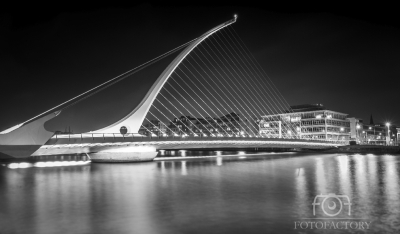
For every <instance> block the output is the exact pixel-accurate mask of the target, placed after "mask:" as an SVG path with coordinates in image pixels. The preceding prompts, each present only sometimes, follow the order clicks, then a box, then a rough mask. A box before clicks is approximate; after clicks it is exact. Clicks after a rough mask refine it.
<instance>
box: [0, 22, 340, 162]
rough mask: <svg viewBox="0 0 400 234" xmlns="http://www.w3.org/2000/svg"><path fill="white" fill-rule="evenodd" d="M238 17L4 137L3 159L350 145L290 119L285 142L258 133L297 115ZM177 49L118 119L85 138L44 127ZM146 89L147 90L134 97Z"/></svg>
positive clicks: (123, 157) (143, 156) (118, 157)
mask: <svg viewBox="0 0 400 234" xmlns="http://www.w3.org/2000/svg"><path fill="white" fill-rule="evenodd" d="M236 19H237V17H236V16H235V17H234V19H232V20H229V21H227V22H225V23H223V24H221V25H219V26H217V27H215V28H213V29H211V30H210V31H208V32H206V33H204V34H203V35H201V36H200V37H198V38H195V39H194V40H192V41H190V42H187V43H185V44H183V45H181V46H179V47H177V48H175V49H173V50H171V51H169V52H167V53H165V54H163V55H161V56H159V57H157V58H155V59H153V60H150V61H149V62H147V63H145V64H143V65H140V66H138V67H136V68H135V69H132V70H130V71H128V72H126V73H124V74H122V75H120V76H118V77H115V78H113V79H111V80H109V81H107V82H105V83H103V84H101V85H99V86H97V87H95V88H93V89H91V90H89V91H87V92H85V93H83V94H81V95H78V96H77V97H74V98H72V99H70V100H69V101H67V102H64V103H62V104H60V105H58V106H56V107H54V108H52V109H50V110H49V111H46V112H44V113H42V114H40V115H38V116H36V117H34V118H32V119H30V120H28V121H25V122H23V123H21V124H19V125H16V126H14V127H11V128H9V129H6V130H4V131H2V132H0V157H17V158H18V157H28V156H41V155H59V154H77V153H86V154H88V155H90V157H91V158H92V159H93V161H149V160H153V159H154V157H155V156H156V155H157V150H162V149H204V148H209V149H218V148H221V149H226V148H314V149H315V148H318V149H323V148H330V147H337V146H340V145H344V144H346V142H343V141H340V142H339V141H316V140H305V139H300V137H299V136H300V132H299V131H301V130H300V128H299V127H298V126H297V125H295V124H294V123H293V122H292V121H291V120H288V121H287V122H284V121H283V122H282V121H281V122H279V137H280V138H276V134H275V135H274V133H273V132H272V133H271V134H272V135H268V134H261V133H260V131H259V128H258V122H257V120H258V119H259V118H260V117H261V116H264V115H270V114H277V113H286V112H288V111H289V112H290V111H291V110H290V107H289V105H288V103H287V102H286V101H285V99H284V98H283V96H282V95H281V94H280V92H279V90H277V88H276V87H275V86H274V84H273V83H272V81H271V80H270V79H269V77H268V76H267V75H266V73H265V72H264V71H263V69H262V67H261V66H260V65H259V64H257V62H256V61H255V59H254V57H253V56H252V55H251V53H250V51H249V50H248V49H247V47H246V46H245V45H244V44H243V42H242V41H241V39H240V38H238V37H237V36H236V35H237V34H236V32H234V31H233V29H230V26H231V25H232V24H233V23H235V22H236ZM224 28H226V32H224V31H225V30H222V29H224ZM206 39H207V40H206ZM179 50H182V51H181V52H180V54H179V55H178V56H177V57H175V59H174V60H173V61H172V62H171V63H170V64H169V65H168V66H167V67H166V68H165V70H164V71H163V72H162V73H161V74H160V75H159V76H158V78H156V79H155V78H154V80H153V81H152V83H151V84H152V85H151V87H150V86H149V87H146V88H145V91H146V93H144V94H143V96H142V97H141V98H140V99H138V100H132V103H134V104H131V105H132V107H131V110H130V112H129V113H128V114H127V115H125V116H124V117H122V118H120V120H118V121H116V122H114V123H111V124H109V125H108V126H105V127H103V128H101V129H97V130H93V131H90V132H86V133H82V134H64V135H63V134H61V135H59V134H56V135H54V134H55V132H54V131H49V130H47V129H46V128H45V127H44V124H45V123H46V122H48V121H49V120H51V119H53V118H57V116H59V115H62V111H63V110H64V109H66V108H68V107H70V106H72V105H74V104H75V103H77V102H80V101H82V100H84V99H86V98H87V97H89V96H91V95H93V94H95V93H97V92H98V91H101V90H103V89H105V88H107V87H109V86H111V85H112V84H114V83H116V82H119V81H122V80H124V79H125V78H127V77H129V76H132V75H133V74H135V73H136V72H137V71H140V70H142V69H143V68H145V67H147V66H150V65H151V64H153V63H154V62H157V61H158V60H160V59H163V58H165V57H166V56H168V55H170V54H172V53H174V52H177V51H179ZM143 79H150V78H149V77H144V78H143ZM167 81H168V82H167ZM143 89H144V88H143V86H141V88H140V90H132V92H142V90H143ZM179 116H181V117H179ZM195 116H198V117H195ZM182 117H183V119H182ZM93 118H96V117H93ZM171 119H173V120H172V121H171V122H169V124H168V123H165V122H166V121H167V122H168V121H170V120H171ZM296 126H297V127H296ZM143 135H148V136H147V137H144V136H143ZM152 136H160V137H152Z"/></svg>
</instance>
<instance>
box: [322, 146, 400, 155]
mask: <svg viewBox="0 0 400 234" xmlns="http://www.w3.org/2000/svg"><path fill="white" fill-rule="evenodd" d="M320 152H324V153H371V154H376V153H377V154H385V153H388V154H389V153H390V154H400V147H399V146H383V145H346V146H339V147H337V148H332V149H327V150H322V151H320Z"/></svg>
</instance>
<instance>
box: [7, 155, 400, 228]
mask: <svg viewBox="0 0 400 234" xmlns="http://www.w3.org/2000/svg"><path fill="white" fill-rule="evenodd" d="M56 166H57V167H48V166H46V167H31V168H15V169H11V168H9V167H7V165H5V166H4V165H3V166H0V233H1V234H8V233H29V234H36V233H37V234H45V233H51V234H53V233H113V234H118V233H135V234H136V233H146V234H147V233H149V234H152V233H171V234H175V233H202V234H203V233H207V234H208V233H230V234H232V233H339V232H345V233H400V156H399V155H397V156H395V155H371V154H370V155H344V154H324V155H323V154H321V155H318V154H304V153H275V154H273V153H264V154H261V155H258V156H255V155H246V154H245V153H241V155H236V156H224V157H219V156H218V157H212V158H197V159H184V158H182V159H177V160H168V161H163V160H161V161H155V162H149V163H138V164H134V163H131V164H80V165H69V166H58V165H56ZM330 193H332V194H331V195H330V197H328V196H327V195H328V194H330ZM333 194H336V196H334V195H333ZM317 195H320V196H319V197H317V201H318V202H316V203H318V204H319V205H313V204H312V203H313V202H314V200H315V199H316V196H317ZM327 197H328V198H327ZM325 198H327V199H326V200H325V201H326V202H323V199H325ZM347 198H348V199H349V200H346V199H347ZM339 200H340V201H339ZM348 201H350V203H351V205H350V206H349V205H346V204H348ZM335 205H336V207H335ZM340 205H341V207H342V209H341V210H340V209H339V207H340ZM313 207H315V215H314V214H313ZM322 208H324V209H322ZM324 210H325V212H326V213H324ZM349 211H351V215H348V212H349ZM335 213H338V214H337V215H335V216H332V215H333V214H335ZM329 215H331V216H329ZM311 222H314V224H311ZM327 223H328V224H327ZM332 223H333V226H332ZM366 223H369V224H368V226H367V224H366ZM306 225H307V227H306ZM311 225H312V226H311ZM321 225H322V226H321ZM324 225H325V226H324ZM327 225H328V226H327ZM346 225H347V226H346ZM356 226H357V227H356ZM295 227H296V229H295ZM311 227H313V229H311ZM333 227H335V228H343V229H341V230H340V231H339V230H337V229H334V228H333ZM361 227H362V228H361ZM367 227H368V228H369V229H366V228H367ZM317 228H318V229H317ZM346 228H347V229H346Z"/></svg>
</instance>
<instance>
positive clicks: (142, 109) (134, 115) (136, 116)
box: [90, 15, 237, 133]
mask: <svg viewBox="0 0 400 234" xmlns="http://www.w3.org/2000/svg"><path fill="white" fill-rule="evenodd" d="M236 18H237V16H236V15H235V17H234V18H233V19H232V20H229V21H227V22H225V23H223V24H221V25H218V26H217V27H215V28H213V29H211V30H210V31H208V32H206V33H204V34H203V35H201V36H200V37H199V38H197V40H195V41H193V42H192V43H191V44H190V45H189V46H188V47H186V49H184V50H183V51H182V52H181V53H180V54H179V55H178V56H177V57H176V58H175V59H174V60H173V61H172V62H171V63H170V64H169V66H168V67H167V68H166V69H165V70H164V71H163V72H162V73H161V75H160V76H159V77H158V79H157V80H156V82H155V83H154V84H153V86H152V87H151V88H150V90H149V91H148V92H147V94H146V96H145V97H144V98H143V100H142V101H141V102H140V104H139V105H138V106H137V107H136V108H135V109H133V110H132V111H131V112H130V113H129V114H128V115H126V116H125V117H124V118H122V119H121V120H119V121H118V122H116V123H114V124H111V125H109V126H107V127H105V128H102V129H99V130H96V131H91V132H90V133H119V132H120V128H121V127H122V126H125V127H126V128H127V129H128V133H138V131H139V128H140V125H141V124H142V123H143V120H144V118H145V117H146V114H147V112H148V111H149V109H150V106H151V105H152V104H153V101H154V99H155V98H156V96H157V94H158V93H159V92H160V90H161V88H162V87H163V86H164V84H165V82H166V81H167V80H168V78H169V77H170V75H171V74H172V73H173V72H174V71H175V69H176V67H178V65H179V64H180V63H181V62H182V60H183V59H185V58H186V56H187V55H188V54H189V53H190V52H191V51H192V50H193V49H194V48H196V46H197V45H199V44H200V43H201V42H202V41H204V40H205V39H206V38H208V37H209V36H211V35H212V34H214V33H215V32H218V31H219V30H221V29H222V28H224V27H226V26H229V25H231V24H233V23H235V22H236Z"/></svg>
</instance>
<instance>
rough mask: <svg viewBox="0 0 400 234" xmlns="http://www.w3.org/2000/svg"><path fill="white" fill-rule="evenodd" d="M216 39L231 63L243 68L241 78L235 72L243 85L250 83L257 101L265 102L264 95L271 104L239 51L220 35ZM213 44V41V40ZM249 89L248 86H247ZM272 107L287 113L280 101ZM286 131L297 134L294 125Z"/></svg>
mask: <svg viewBox="0 0 400 234" xmlns="http://www.w3.org/2000/svg"><path fill="white" fill-rule="evenodd" d="M221 35H222V36H223V37H224V39H226V37H225V36H224V35H223V32H221ZM215 37H216V38H218V39H219V40H220V41H221V43H219V42H218V40H216V43H217V44H218V46H219V47H220V48H221V50H222V51H223V52H224V53H225V54H226V55H227V57H228V58H229V59H230V60H231V62H232V63H233V64H235V66H236V67H237V68H238V66H240V67H241V69H238V71H239V72H240V73H241V76H239V74H237V72H236V71H235V73H236V74H237V76H239V77H244V78H245V80H246V82H243V84H244V85H245V86H247V84H246V83H248V84H250V86H251V87H252V88H253V90H254V91H255V92H253V95H254V94H257V95H258V97H259V98H257V97H256V98H255V100H258V101H259V102H260V100H263V97H262V96H261V95H260V93H262V94H264V98H265V100H268V102H269V100H270V99H271V96H270V94H269V92H262V91H261V90H260V89H259V88H258V87H259V86H260V87H264V86H263V85H262V84H261V83H259V82H258V79H257V77H255V76H254V74H253V71H251V70H249V68H248V66H247V64H246V63H245V62H244V61H243V59H242V58H241V56H238V52H237V49H235V48H234V47H233V46H232V45H231V43H230V40H222V39H221V38H220V37H219V34H216V35H215ZM211 43H213V42H212V40H211ZM221 44H223V45H224V46H222V45H221ZM227 44H228V45H229V47H228V45H227ZM214 46H215V44H214ZM230 48H231V49H230ZM217 51H218V52H220V50H218V49H217ZM232 51H233V52H234V53H235V54H236V56H235V55H234V54H233V53H232ZM227 52H229V53H230V55H229V54H228V53H227ZM236 57H239V59H240V60H241V62H240V61H239V60H238V59H237V58H236ZM224 58H225V57H224ZM233 60H235V61H236V62H235V61H233ZM227 62H229V61H227ZM242 64H243V65H244V66H246V68H247V69H248V70H249V72H250V73H251V74H252V76H250V74H249V73H248V72H247V70H246V69H245V68H244V67H243V65H242ZM231 68H232V70H234V67H233V66H231ZM243 72H244V73H246V74H244V73H243ZM247 77H248V78H249V79H248V78H247ZM255 81H257V82H258V84H256V82H255ZM247 87H248V86H247ZM266 88H267V89H268V90H269V87H268V86H266ZM248 89H249V90H251V89H250V87H248ZM257 89H258V91H259V92H257V91H256V90H257ZM265 93H267V94H268V96H269V98H268V97H266V96H265ZM275 99H276V98H275ZM269 103H270V104H271V102H269ZM260 104H261V105H262V106H264V108H265V105H263V104H262V103H260ZM271 106H272V109H274V112H275V113H284V111H285V107H284V106H282V104H281V103H280V102H278V101H273V102H272V104H271ZM267 107H268V108H269V109H270V110H271V107H269V106H268V105H267ZM286 109H287V108H286ZM265 110H266V111H267V112H268V109H267V108H265ZM261 111H263V109H262V108H261ZM268 114H271V113H269V112H268ZM264 115H267V114H266V113H265V112H264ZM284 129H285V132H286V133H288V132H289V131H290V132H293V133H295V132H296V130H295V128H294V127H293V125H292V124H288V125H284ZM285 135H286V136H288V134H285Z"/></svg>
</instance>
